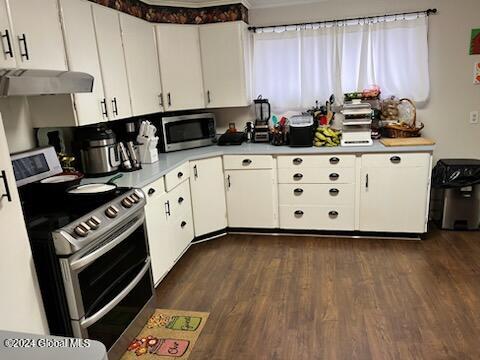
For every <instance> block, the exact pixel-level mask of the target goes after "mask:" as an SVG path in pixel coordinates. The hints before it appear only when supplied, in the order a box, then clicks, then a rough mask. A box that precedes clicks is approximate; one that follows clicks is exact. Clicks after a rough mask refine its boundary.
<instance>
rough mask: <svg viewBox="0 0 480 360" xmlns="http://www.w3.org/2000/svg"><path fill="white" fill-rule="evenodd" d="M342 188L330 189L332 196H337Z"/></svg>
mask: <svg viewBox="0 0 480 360" xmlns="http://www.w3.org/2000/svg"><path fill="white" fill-rule="evenodd" d="M339 192H340V190H338V189H330V191H329V193H330V195H331V196H337V195H338V193H339Z"/></svg>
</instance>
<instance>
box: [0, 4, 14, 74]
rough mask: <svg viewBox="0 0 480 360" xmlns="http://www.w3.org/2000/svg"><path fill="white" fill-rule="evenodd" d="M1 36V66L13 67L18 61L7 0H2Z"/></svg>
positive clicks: (0, 16) (0, 11) (0, 12)
mask: <svg viewBox="0 0 480 360" xmlns="http://www.w3.org/2000/svg"><path fill="white" fill-rule="evenodd" d="M0 36H1V38H0V39H1V47H0V51H1V55H0V67H2V68H3V69H13V68H15V67H16V66H17V62H16V60H15V54H14V51H13V32H12V25H11V24H10V18H9V17H8V8H7V2H6V0H0Z"/></svg>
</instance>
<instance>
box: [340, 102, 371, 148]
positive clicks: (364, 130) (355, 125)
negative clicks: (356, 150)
mask: <svg viewBox="0 0 480 360" xmlns="http://www.w3.org/2000/svg"><path fill="white" fill-rule="evenodd" d="M341 113H342V114H343V116H344V117H345V119H344V120H343V127H342V140H341V145H342V146H362V145H363V146H369V145H373V141H372V129H371V124H372V106H371V105H370V104H369V103H362V102H361V100H353V101H351V102H347V103H345V104H344V105H343V109H342V110H341Z"/></svg>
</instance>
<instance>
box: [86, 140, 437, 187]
mask: <svg viewBox="0 0 480 360" xmlns="http://www.w3.org/2000/svg"><path fill="white" fill-rule="evenodd" d="M433 149H434V146H431V145H429V146H392V147H387V146H384V145H383V144H382V143H380V142H379V141H374V143H373V145H371V146H349V147H342V146H337V147H320V148H317V147H289V146H274V145H270V144H254V143H251V144H248V143H244V144H242V145H238V146H218V145H212V146H207V147H202V148H196V149H191V150H183V151H176V152H171V153H167V154H163V153H161V154H159V161H158V162H156V163H154V164H143V165H142V169H141V170H138V171H134V172H127V173H123V177H122V178H120V179H118V180H117V181H115V183H116V184H117V185H118V186H127V187H137V188H142V187H144V186H147V185H148V184H151V183H152V182H154V181H155V180H158V179H159V178H160V177H162V176H163V175H165V174H167V173H168V172H170V171H172V170H173V169H175V168H176V167H178V166H180V165H182V164H183V163H185V162H186V161H190V160H199V159H204V158H209V157H214V156H222V155H294V154H298V155H329V154H367V153H406V152H433ZM112 177H113V176H106V177H101V178H88V179H84V180H83V181H82V183H93V182H107V181H108V180H109V179H111V178H112Z"/></svg>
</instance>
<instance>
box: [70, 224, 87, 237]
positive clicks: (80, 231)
mask: <svg viewBox="0 0 480 360" xmlns="http://www.w3.org/2000/svg"><path fill="white" fill-rule="evenodd" d="M73 231H74V232H75V234H77V235H78V236H80V237H85V236H87V235H88V232H89V231H90V226H88V225H87V224H86V223H84V222H81V223H80V224H79V225H78V226H76V227H75V229H73Z"/></svg>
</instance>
